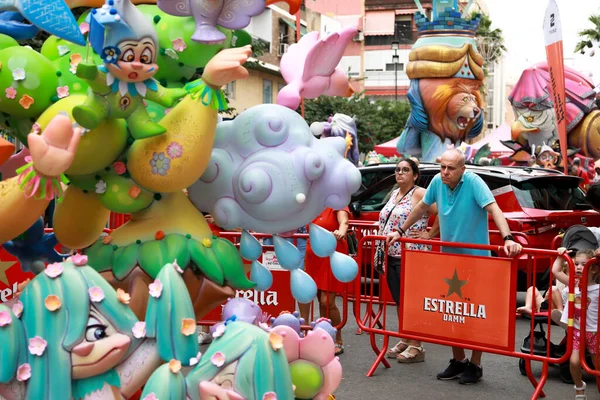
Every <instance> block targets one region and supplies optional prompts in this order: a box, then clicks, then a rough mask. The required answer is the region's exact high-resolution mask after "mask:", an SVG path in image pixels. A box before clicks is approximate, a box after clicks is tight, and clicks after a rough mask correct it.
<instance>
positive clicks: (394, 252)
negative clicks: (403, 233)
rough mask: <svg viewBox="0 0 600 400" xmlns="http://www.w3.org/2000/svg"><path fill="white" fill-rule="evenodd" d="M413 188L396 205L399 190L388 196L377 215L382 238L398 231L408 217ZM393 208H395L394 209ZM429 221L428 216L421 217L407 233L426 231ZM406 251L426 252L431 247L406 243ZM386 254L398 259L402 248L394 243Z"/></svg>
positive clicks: (397, 243) (410, 209)
mask: <svg viewBox="0 0 600 400" xmlns="http://www.w3.org/2000/svg"><path fill="white" fill-rule="evenodd" d="M414 190H415V188H414V187H413V188H412V189H411V190H410V192H408V194H407V195H406V196H404V198H403V199H402V200H401V201H400V203H398V205H396V202H397V201H398V200H400V199H399V198H398V194H399V193H400V189H396V190H394V192H393V193H392V195H391V196H390V199H389V201H388V202H387V204H386V205H385V207H383V210H381V212H380V213H379V234H380V235H382V236H386V235H387V234H388V233H391V232H393V231H394V230H400V227H401V226H402V224H404V221H406V219H407V218H408V215H409V214H410V212H411V211H412V210H413V203H412V195H413V191H414ZM394 206H395V207H394ZM390 211H392V216H391V217H390V219H389V220H388V222H387V224H386V226H382V225H383V224H384V223H385V221H386V220H387V218H388V215H389V214H390ZM428 220H429V214H425V215H423V216H422V217H421V218H420V219H419V220H418V221H417V222H416V223H415V224H414V225H413V226H411V227H410V229H409V230H408V231H407V233H408V232H418V231H426V230H427V221H428ZM406 248H407V249H411V250H426V251H431V246H428V245H424V244H416V243H407V244H406ZM388 254H389V255H390V256H392V257H397V258H400V256H401V254H402V248H401V247H400V243H399V242H396V243H394V244H393V245H391V246H390V247H389V248H388Z"/></svg>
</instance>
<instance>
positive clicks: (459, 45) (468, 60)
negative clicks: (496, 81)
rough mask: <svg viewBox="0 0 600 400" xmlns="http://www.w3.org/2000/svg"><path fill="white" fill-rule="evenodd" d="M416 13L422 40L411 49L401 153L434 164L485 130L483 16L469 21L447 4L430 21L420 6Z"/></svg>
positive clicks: (436, 5)
mask: <svg viewBox="0 0 600 400" xmlns="http://www.w3.org/2000/svg"><path fill="white" fill-rule="evenodd" d="M415 2H416V3H417V5H418V6H419V9H420V10H421V11H419V12H417V13H416V14H415V19H416V25H417V29H418V32H419V39H418V40H417V41H416V42H415V44H414V45H413V47H412V51H411V52H410V55H409V63H408V66H407V70H406V73H407V75H408V77H409V78H410V79H411V81H410V88H409V90H408V100H409V101H410V105H411V107H412V111H411V114H410V116H409V118H408V121H407V123H406V127H405V128H404V131H403V132H402V134H401V136H400V139H399V140H398V144H397V148H398V152H399V153H401V154H403V153H408V154H411V155H416V156H420V157H421V158H422V159H423V160H424V161H435V159H436V158H437V157H438V156H440V155H441V154H442V153H443V152H444V151H445V150H446V149H447V147H448V146H450V145H456V146H458V145H460V143H461V142H462V141H465V140H467V139H469V138H472V137H475V136H477V135H478V134H479V133H480V132H481V129H482V127H483V111H482V107H483V100H482V96H481V94H480V92H479V89H480V87H481V85H482V83H483V79H484V71H483V57H482V56H481V54H479V52H478V50H477V44H476V42H475V31H476V30H477V27H478V26H479V21H480V16H477V17H475V18H474V19H471V20H465V19H464V18H463V16H464V15H465V14H466V12H467V11H468V10H465V11H464V12H463V14H462V15H461V13H460V12H459V11H458V0H454V1H453V7H446V5H447V4H448V3H449V2H448V1H442V0H434V2H433V18H432V20H429V18H428V17H426V16H425V12H424V10H423V9H422V8H421V7H420V2H419V1H418V0H415Z"/></svg>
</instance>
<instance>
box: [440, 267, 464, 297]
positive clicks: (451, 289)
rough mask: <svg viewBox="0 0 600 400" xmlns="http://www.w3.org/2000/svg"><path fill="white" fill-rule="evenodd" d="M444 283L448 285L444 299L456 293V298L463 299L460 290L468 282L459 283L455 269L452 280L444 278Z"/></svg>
mask: <svg viewBox="0 0 600 400" xmlns="http://www.w3.org/2000/svg"><path fill="white" fill-rule="evenodd" d="M444 281H445V282H446V283H447V284H448V294H447V295H446V297H450V295H451V294H452V293H456V294H457V295H458V297H460V298H461V299H462V298H463V296H462V291H461V288H462V287H463V286H465V285H466V284H467V282H468V281H461V280H460V279H458V271H456V269H454V275H452V279H448V278H444Z"/></svg>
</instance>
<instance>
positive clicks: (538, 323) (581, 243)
mask: <svg viewBox="0 0 600 400" xmlns="http://www.w3.org/2000/svg"><path fill="white" fill-rule="evenodd" d="M562 246H563V247H566V248H567V249H569V252H571V251H578V250H585V249H591V250H595V249H597V248H598V241H597V240H596V237H595V236H594V234H593V233H592V232H591V231H590V230H589V229H588V228H586V227H585V226H583V225H575V226H572V227H570V228H569V229H567V231H566V232H565V235H564V237H563V240H562ZM549 274H550V270H548V271H547V272H546V274H545V275H544V277H543V278H542V282H546V281H547V280H548V275H549ZM548 290H549V287H547V288H546V291H545V292H544V295H543V296H544V298H545V297H546V292H548ZM548 312H549V310H548V304H547V302H546V301H544V303H542V305H541V308H540V311H539V312H536V313H535V314H534V315H533V316H531V315H528V314H522V317H523V318H525V319H527V320H531V319H532V318H533V325H534V327H533V331H532V332H531V333H530V334H529V335H527V337H525V339H523V343H522V344H521V352H522V353H527V354H529V353H530V352H533V354H535V355H538V356H542V357H543V356H546V350H547V349H548V342H549V341H550V339H549V337H547V335H546V331H545V329H544V325H546V324H547V323H548ZM551 323H552V324H553V325H556V327H557V328H558V327H559V326H558V324H556V323H555V322H554V321H551ZM532 334H533V338H532ZM565 351H566V333H565V336H564V337H563V338H562V340H561V342H560V343H559V344H554V343H552V342H551V341H550V348H549V353H550V354H549V355H550V356H551V357H552V358H560V357H562V356H563V355H564V354H565ZM586 361H587V363H588V365H590V366H591V365H594V364H593V362H592V358H591V356H590V354H587V355H586ZM558 367H559V368H560V377H561V379H562V380H563V382H565V383H570V384H572V383H573V378H572V377H571V371H570V369H569V361H568V360H567V361H566V362H564V363H563V364H560V365H558ZM519 371H520V372H521V374H522V375H524V376H525V375H527V372H526V370H525V360H524V359H519Z"/></svg>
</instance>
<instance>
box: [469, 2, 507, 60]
mask: <svg viewBox="0 0 600 400" xmlns="http://www.w3.org/2000/svg"><path fill="white" fill-rule="evenodd" d="M477 15H478V14H477V13H472V14H471V16H470V18H471V19H472V18H475V16H477ZM475 38H476V40H477V46H478V50H479V53H480V54H481V55H482V57H483V62H484V64H483V68H484V70H487V66H488V65H489V64H493V63H494V62H495V61H496V60H497V59H498V58H500V57H501V56H502V54H504V53H506V47H505V46H504V35H503V33H502V29H499V28H496V29H492V19H491V18H490V17H489V16H488V15H486V14H483V15H481V21H480V22H479V27H478V28H477V32H475Z"/></svg>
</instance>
